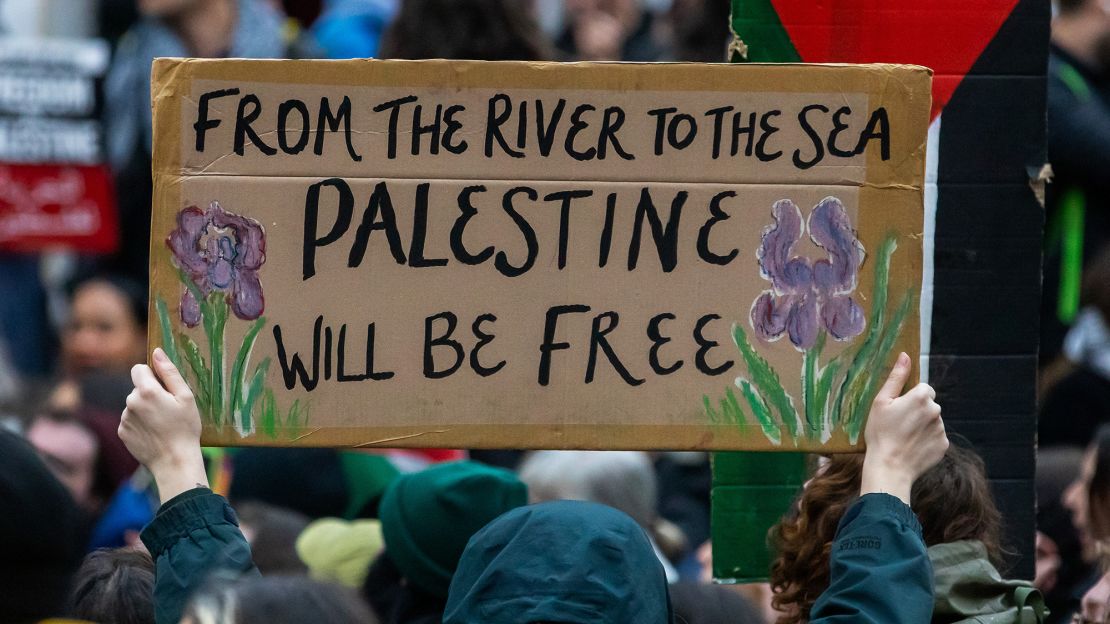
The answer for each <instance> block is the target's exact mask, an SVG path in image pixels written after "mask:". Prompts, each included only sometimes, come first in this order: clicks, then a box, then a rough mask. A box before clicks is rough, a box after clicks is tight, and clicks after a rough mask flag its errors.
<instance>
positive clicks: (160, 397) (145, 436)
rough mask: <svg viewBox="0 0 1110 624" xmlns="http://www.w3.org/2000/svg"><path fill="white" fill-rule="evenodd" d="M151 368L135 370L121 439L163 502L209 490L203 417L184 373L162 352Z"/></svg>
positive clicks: (135, 368)
mask: <svg viewBox="0 0 1110 624" xmlns="http://www.w3.org/2000/svg"><path fill="white" fill-rule="evenodd" d="M152 360H153V364H154V366H153V368H152V367H150V366H146V365H145V364H138V365H136V366H134V367H133V368H132V369H131V380H132V381H133V382H134V384H135V389H134V390H133V391H132V392H131V394H129V395H127V408H126V409H125V410H124V411H123V416H122V418H121V419H120V425H119V437H120V440H122V441H123V443H124V445H126V446H127V450H128V451H130V452H131V454H132V455H133V456H134V457H135V459H137V460H139V463H141V464H142V465H144V466H146V467H147V469H148V470H150V472H151V474H152V475H154V480H155V482H156V483H157V484H158V495H159V497H160V498H161V499H162V502H166V501H167V500H169V499H170V498H173V497H174V496H176V495H178V494H180V493H182V492H184V491H186V490H189V489H192V488H194V487H207V486H208V477H207V475H206V474H205V471H204V458H203V457H202V456H201V452H200V430H201V422H200V412H199V411H197V404H196V401H194V400H193V393H192V391H191V390H189V386H188V385H187V384H186V383H185V380H184V379H183V378H182V377H181V373H180V372H178V370H177V368H176V367H174V365H173V363H172V362H170V359H169V358H168V357H167V356H166V354H165V352H163V351H162V350H161V349H155V350H154V355H153V357H152Z"/></svg>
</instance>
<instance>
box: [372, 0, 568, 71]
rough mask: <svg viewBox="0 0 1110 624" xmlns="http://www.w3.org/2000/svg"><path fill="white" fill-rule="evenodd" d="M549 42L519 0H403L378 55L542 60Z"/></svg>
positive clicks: (545, 56)
mask: <svg viewBox="0 0 1110 624" xmlns="http://www.w3.org/2000/svg"><path fill="white" fill-rule="evenodd" d="M549 47H550V45H549V42H548V40H547V38H546V36H545V35H544V33H543V31H542V30H540V27H539V24H538V23H537V22H536V18H535V16H534V15H532V12H531V9H530V7H529V5H528V3H527V2H521V0H402V2H401V10H400V12H399V13H398V15H397V18H396V19H395V20H394V22H393V24H392V25H391V26H390V27H389V29H388V30H386V32H385V36H384V37H383V38H382V45H381V48H380V50H379V53H378V55H379V56H380V57H381V58H393V59H434V58H443V59H469V60H477V61H542V60H547V59H549V58H551V56H552V53H551V51H550V50H549Z"/></svg>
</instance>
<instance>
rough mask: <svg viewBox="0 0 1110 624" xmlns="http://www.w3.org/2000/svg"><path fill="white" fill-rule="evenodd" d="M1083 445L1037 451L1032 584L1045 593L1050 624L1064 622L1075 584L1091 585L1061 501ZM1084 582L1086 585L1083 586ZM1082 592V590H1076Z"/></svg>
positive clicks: (1075, 472)
mask: <svg viewBox="0 0 1110 624" xmlns="http://www.w3.org/2000/svg"><path fill="white" fill-rule="evenodd" d="M1084 455H1085V453H1084V450H1083V449H1082V448H1076V447H1066V446H1056V447H1052V448H1042V449H1038V451H1037V476H1036V488H1037V536H1036V551H1035V557H1036V560H1035V564H1036V576H1035V578H1034V581H1033V584H1034V585H1036V587H1037V589H1039V590H1041V592H1042V593H1043V594H1044V596H1045V604H1046V605H1047V606H1048V609H1049V611H1050V612H1051V615H1050V616H1049V619H1048V622H1049V623H1050V624H1056V623H1063V622H1067V621H1068V618H1069V617H1070V615H1071V612H1072V611H1074V609H1075V605H1076V603H1077V600H1078V597H1079V596H1077V595H1076V587H1078V586H1082V587H1083V590H1085V589H1086V586H1087V585H1089V584H1090V581H1089V579H1090V577H1091V573H1092V569H1091V566H1090V563H1088V562H1086V561H1084V559H1083V553H1082V548H1081V546H1080V538H1079V534H1078V533H1077V531H1076V530H1075V526H1074V524H1073V523H1072V518H1071V514H1070V513H1069V511H1068V509H1067V508H1066V507H1065V506H1064V504H1063V500H1062V499H1063V494H1064V491H1065V490H1067V489H1068V487H1069V486H1070V485H1071V484H1072V482H1074V481H1075V478H1076V475H1078V474H1079V472H1080V466H1081V465H1082V463H1083V457H1084ZM1084 583H1086V585H1083V584H1084ZM1079 595H1080V596H1081V595H1082V591H1080V592H1079Z"/></svg>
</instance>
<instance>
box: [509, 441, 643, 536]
mask: <svg viewBox="0 0 1110 624" xmlns="http://www.w3.org/2000/svg"><path fill="white" fill-rule="evenodd" d="M520 480H521V481H524V483H525V484H526V485H527V486H528V495H529V500H531V501H532V502H546V501H553V500H581V501H591V502H594V503H601V504H602V505H608V506H610V507H613V508H614V509H619V510H621V511H623V512H624V513H626V514H628V515H630V516H632V519H633V520H635V521H636V523H637V524H639V525H640V526H641V527H644V528H645V529H650V528H651V527H652V526H653V524H654V523H655V519H656V516H657V514H656V510H655V507H656V504H657V499H656V489H657V486H656V482H655V470H654V468H653V467H652V464H651V459H649V458H648V456H647V453H643V452H640V451H536V452H533V453H530V454H529V455H528V456H527V457H526V458H525V460H524V463H523V464H521V467H520Z"/></svg>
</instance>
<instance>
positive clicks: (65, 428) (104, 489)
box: [27, 412, 113, 514]
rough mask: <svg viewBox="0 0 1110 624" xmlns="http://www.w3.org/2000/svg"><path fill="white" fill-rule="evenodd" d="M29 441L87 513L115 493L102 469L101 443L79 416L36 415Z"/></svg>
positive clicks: (55, 413) (29, 427)
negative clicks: (106, 481)
mask: <svg viewBox="0 0 1110 624" xmlns="http://www.w3.org/2000/svg"><path fill="white" fill-rule="evenodd" d="M27 440H28V441H29V442H30V443H31V444H32V445H33V446H34V448H35V450H36V451H38V453H39V456H40V457H42V460H43V462H45V463H46V465H47V467H49V468H50V471H51V472H52V473H53V474H54V476H55V477H56V478H57V479H58V481H60V482H61V483H62V484H63V485H65V487H66V489H67V490H69V493H70V496H72V497H73V500H74V501H75V502H76V503H77V504H78V505H79V506H80V507H81V508H82V509H84V510H85V511H86V512H89V513H90V514H93V513H95V512H97V511H99V510H100V508H101V507H102V506H103V505H104V503H106V502H107V497H110V496H111V495H112V489H113V488H112V487H111V486H110V485H108V484H107V483H105V478H104V474H103V472H102V470H101V464H100V443H99V442H98V441H97V439H96V435H95V434H94V433H93V432H92V430H91V429H90V428H89V427H88V426H87V425H86V424H85V423H83V422H81V421H80V420H78V419H77V418H76V417H74V416H72V415H69V414H65V413H59V412H53V413H44V414H41V415H39V416H36V417H35V418H34V419H33V420H32V421H31V423H30V424H29V425H28V426H27Z"/></svg>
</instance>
